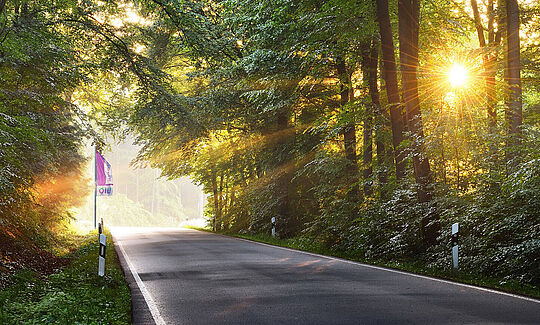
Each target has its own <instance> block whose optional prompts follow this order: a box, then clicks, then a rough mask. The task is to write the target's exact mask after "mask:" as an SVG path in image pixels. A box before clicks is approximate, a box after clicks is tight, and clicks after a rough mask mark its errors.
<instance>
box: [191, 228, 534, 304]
mask: <svg viewBox="0 0 540 325" xmlns="http://www.w3.org/2000/svg"><path fill="white" fill-rule="evenodd" d="M190 230H195V229H190ZM195 231H199V232H205V231H200V230H195ZM206 233H210V232H206ZM210 234H213V235H219V236H223V237H227V238H231V239H237V240H242V241H247V242H250V243H254V244H259V245H263V246H268V247H272V248H278V249H283V250H286V251H290V252H297V253H302V254H305V255H310V256H314V257H320V258H325V259H328V260H332V261H338V262H342V263H347V264H352V265H358V266H363V267H367V268H371V269H376V270H381V271H386V272H391V273H398V274H403V275H408V276H412V277H415V278H420V279H426V280H431V281H437V282H442V283H447V284H453V285H456V286H461V287H465V288H470V289H476V290H480V291H485V292H490V293H494V294H499V295H503V296H508V297H513V298H518V299H522V300H527V301H530V302H534V303H537V304H540V300H537V299H534V298H529V297H524V296H520V295H515V294H512V293H508V292H503V291H497V290H493V289H488V288H483V287H477V286H473V285H470V284H465V283H459V282H453V281H448V280H443V279H437V278H432V277H429V276H425V275H420V274H414V273H409V272H403V271H398V270H394V269H389V268H385V267H381V266H376V265H370V264H364V263H360V262H354V261H349V260H345V259H342V258H337V257H332V256H326V255H320V254H316V253H310V252H306V251H301V250H298V249H292V248H287V247H281V246H275V245H270V244H267V243H261V242H258V241H254V240H249V239H244V238H238V237H232V236H225V235H221V234H215V233H210Z"/></svg>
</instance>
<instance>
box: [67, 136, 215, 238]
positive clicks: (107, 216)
mask: <svg viewBox="0 0 540 325" xmlns="http://www.w3.org/2000/svg"><path fill="white" fill-rule="evenodd" d="M93 150H94V149H93V147H90V146H89V147H88V148H87V152H88V153H87V154H88V157H89V159H88V166H87V171H86V173H87V175H88V178H89V180H90V182H89V192H91V193H89V195H88V197H87V200H86V202H85V204H84V205H83V206H81V207H79V208H77V209H75V210H74V211H73V215H74V217H75V219H76V223H77V224H78V226H79V227H81V228H91V227H93V224H94V221H93V220H94V219H93V218H94V186H93V184H94V183H93V182H94V167H93V162H94V160H93ZM138 150H139V147H138V146H136V145H134V144H133V141H132V140H131V139H128V140H126V141H125V142H124V143H121V144H117V145H111V146H110V150H108V151H104V152H102V153H101V154H102V155H103V156H104V157H105V159H106V160H107V161H108V162H109V163H110V164H111V166H112V173H113V183H114V185H113V195H112V196H98V197H97V220H98V221H99V220H100V219H101V218H103V222H104V223H105V224H106V225H108V226H130V227H179V226H186V225H193V226H202V225H204V220H203V211H204V206H205V204H206V197H205V195H204V194H203V191H202V186H199V185H197V184H194V183H193V182H192V180H190V179H189V178H187V177H182V178H179V179H175V180H167V179H166V178H163V177H160V171H159V170H158V169H154V168H135V167H132V166H130V163H131V162H132V161H133V160H134V159H135V157H136V156H137V152H138Z"/></svg>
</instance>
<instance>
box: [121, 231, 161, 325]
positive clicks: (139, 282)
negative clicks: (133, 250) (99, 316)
mask: <svg viewBox="0 0 540 325" xmlns="http://www.w3.org/2000/svg"><path fill="white" fill-rule="evenodd" d="M115 241H116V243H117V244H118V247H119V248H120V251H121V252H122V255H123V256H124V259H125V260H126V264H127V265H128V267H129V270H130V271H131V274H133V278H135V282H137V286H139V289H140V290H141V293H142V295H143V297H144V300H145V301H146V304H147V305H148V309H150V313H151V314H152V318H153V319H154V322H155V323H156V325H166V324H167V323H165V321H164V320H163V318H162V317H161V314H160V313H159V310H158V308H157V305H156V303H155V302H154V299H152V296H151V295H150V292H148V289H146V286H145V285H144V283H143V282H142V280H141V277H139V274H138V273H137V271H135V267H134V266H133V264H132V263H131V260H130V259H129V257H128V255H127V253H126V251H125V250H124V247H123V246H122V242H121V241H120V240H118V239H117V238H115Z"/></svg>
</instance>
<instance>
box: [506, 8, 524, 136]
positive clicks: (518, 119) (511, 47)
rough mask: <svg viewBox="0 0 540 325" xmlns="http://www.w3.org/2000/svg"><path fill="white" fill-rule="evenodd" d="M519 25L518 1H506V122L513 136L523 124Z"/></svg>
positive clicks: (519, 130)
mask: <svg viewBox="0 0 540 325" xmlns="http://www.w3.org/2000/svg"><path fill="white" fill-rule="evenodd" d="M519 25H520V21H519V6H518V3H517V0H506V50H507V66H506V69H507V73H506V78H507V83H508V87H509V89H508V90H509V98H508V107H507V109H506V122H507V123H508V132H509V133H510V134H513V135H516V134H519V133H520V132H521V129H520V126H521V124H522V122H523V115H522V112H523V108H522V105H523V104H522V98H521V64H520V44H519Z"/></svg>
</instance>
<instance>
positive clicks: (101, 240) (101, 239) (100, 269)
mask: <svg viewBox="0 0 540 325" xmlns="http://www.w3.org/2000/svg"><path fill="white" fill-rule="evenodd" d="M106 245H107V237H106V236H105V235H104V234H99V257H98V259H99V266H98V275H99V276H103V275H105V249H106V248H107V246H106Z"/></svg>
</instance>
